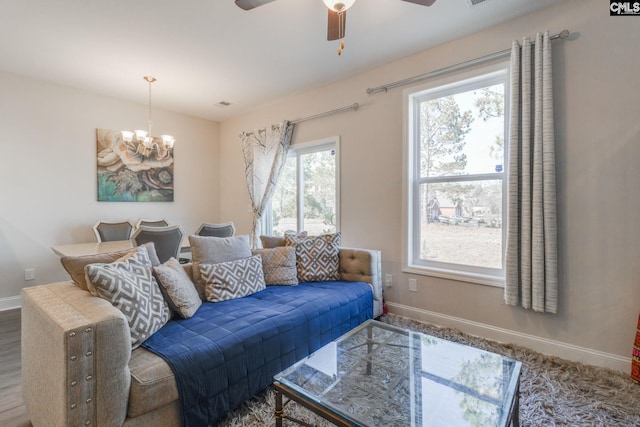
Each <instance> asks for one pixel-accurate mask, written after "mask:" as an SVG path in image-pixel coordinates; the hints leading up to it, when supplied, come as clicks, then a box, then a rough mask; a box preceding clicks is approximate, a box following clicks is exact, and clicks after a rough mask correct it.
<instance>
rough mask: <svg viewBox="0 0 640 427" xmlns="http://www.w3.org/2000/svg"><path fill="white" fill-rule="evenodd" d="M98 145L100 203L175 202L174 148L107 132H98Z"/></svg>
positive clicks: (129, 133)
mask: <svg viewBox="0 0 640 427" xmlns="http://www.w3.org/2000/svg"><path fill="white" fill-rule="evenodd" d="M96 143H97V153H98V155H97V161H98V201H100V202H172V201H173V147H171V146H166V145H165V144H163V143H162V140H161V139H160V138H147V139H142V138H141V139H140V140H138V139H137V138H136V136H135V134H133V133H132V132H121V131H115V130H106V129H96Z"/></svg>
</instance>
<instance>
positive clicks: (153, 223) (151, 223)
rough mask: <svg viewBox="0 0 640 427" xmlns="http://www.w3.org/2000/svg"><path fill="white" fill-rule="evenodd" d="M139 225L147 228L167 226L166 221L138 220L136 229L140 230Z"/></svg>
mask: <svg viewBox="0 0 640 427" xmlns="http://www.w3.org/2000/svg"><path fill="white" fill-rule="evenodd" d="M141 225H146V226H149V227H166V226H167V225H169V223H168V222H167V220H166V219H164V218H163V219H139V220H138V222H136V227H135V228H136V229H138V228H140V226H141Z"/></svg>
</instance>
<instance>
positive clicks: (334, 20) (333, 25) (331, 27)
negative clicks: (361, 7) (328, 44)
mask: <svg viewBox="0 0 640 427" xmlns="http://www.w3.org/2000/svg"><path fill="white" fill-rule="evenodd" d="M327 10H328V11H329V15H327V23H328V25H327V40H329V41H331V40H340V39H342V38H344V31H345V29H346V26H347V11H346V10H345V11H343V12H342V16H340V15H338V12H334V11H333V10H331V9H327Z"/></svg>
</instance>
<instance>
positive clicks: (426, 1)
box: [404, 0, 436, 6]
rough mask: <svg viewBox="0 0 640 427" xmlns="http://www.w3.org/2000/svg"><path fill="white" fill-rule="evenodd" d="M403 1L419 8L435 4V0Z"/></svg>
mask: <svg viewBox="0 0 640 427" xmlns="http://www.w3.org/2000/svg"><path fill="white" fill-rule="evenodd" d="M404 1H408V2H409V3H415V4H419V5H421V6H431V5H432V4H434V3H435V2H436V0H404Z"/></svg>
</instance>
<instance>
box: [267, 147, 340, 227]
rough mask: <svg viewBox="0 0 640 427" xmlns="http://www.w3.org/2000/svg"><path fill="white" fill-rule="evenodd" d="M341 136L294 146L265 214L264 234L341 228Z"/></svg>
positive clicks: (291, 148) (290, 150)
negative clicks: (339, 152)
mask: <svg viewBox="0 0 640 427" xmlns="http://www.w3.org/2000/svg"><path fill="white" fill-rule="evenodd" d="M339 145H340V144H339V138H338V137H335V138H331V139H326V140H321V141H315V142H309V143H304V144H296V145H292V146H291V147H290V148H289V153H288V156H287V161H286V163H285V165H284V168H283V170H282V174H281V175H280V179H279V180H278V184H277V185H276V189H275V191H274V193H273V197H272V199H271V206H270V207H268V208H267V211H266V213H265V215H264V223H263V230H264V234H269V235H274V236H282V235H284V232H285V231H288V230H292V231H302V230H306V231H307V232H308V233H309V235H319V234H325V233H335V232H336V231H338V230H339V217H338V215H339V211H340V210H339V194H338V188H339V170H340V168H339V161H338V160H339V154H338V149H339Z"/></svg>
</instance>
